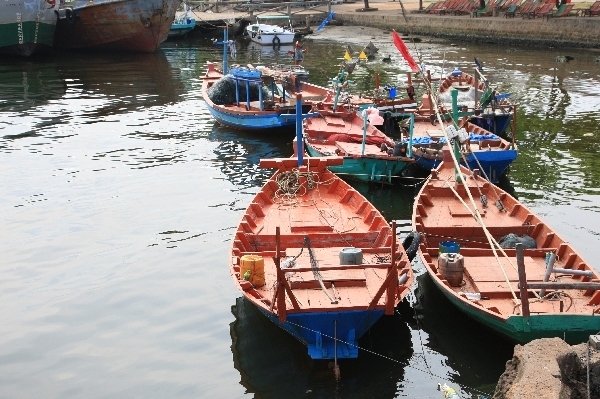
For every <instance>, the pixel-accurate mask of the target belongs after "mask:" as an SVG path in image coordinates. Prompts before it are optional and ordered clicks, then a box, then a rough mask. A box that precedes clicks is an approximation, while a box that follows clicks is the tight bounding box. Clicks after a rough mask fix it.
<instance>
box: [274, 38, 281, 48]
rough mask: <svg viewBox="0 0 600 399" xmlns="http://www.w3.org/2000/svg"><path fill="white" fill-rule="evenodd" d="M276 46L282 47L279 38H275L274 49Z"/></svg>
mask: <svg viewBox="0 0 600 399" xmlns="http://www.w3.org/2000/svg"><path fill="white" fill-rule="evenodd" d="M275 46H281V39H280V38H279V37H277V36H275V37H274V38H273V47H275Z"/></svg>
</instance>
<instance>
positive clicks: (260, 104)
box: [257, 80, 265, 111]
mask: <svg viewBox="0 0 600 399" xmlns="http://www.w3.org/2000/svg"><path fill="white" fill-rule="evenodd" d="M257 83H258V108H259V109H260V110H261V111H264V109H265V104H264V102H263V91H262V80H259V81H258V82H257Z"/></svg>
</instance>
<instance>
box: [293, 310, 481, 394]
mask: <svg viewBox="0 0 600 399" xmlns="http://www.w3.org/2000/svg"><path fill="white" fill-rule="evenodd" d="M284 323H288V324H291V325H293V326H296V327H300V328H303V329H305V330H308V331H310V332H312V333H318V334H320V335H321V336H322V337H325V338H329V339H331V340H333V341H334V342H340V343H343V344H345V345H348V346H351V347H354V348H357V349H360V350H362V351H365V352H367V353H370V354H372V355H375V356H379V357H381V358H383V359H386V360H389V361H391V362H394V363H396V364H399V365H400V366H403V367H409V368H412V369H414V370H417V371H421V372H423V373H425V374H429V376H431V377H435V378H437V379H438V380H441V381H448V380H447V379H446V378H445V377H443V376H441V375H438V374H435V373H433V372H432V371H431V370H423V369H422V368H419V367H416V366H412V365H410V364H405V363H403V362H401V361H400V360H398V359H394V358H393V357H390V356H387V355H384V354H382V353H378V352H375V351H373V350H371V349H367V348H364V347H362V346H360V345H355V344H352V343H350V342H346V341H344V340H342V339H339V338H337V337H332V336H330V335H327V334H324V333H323V332H322V331H318V330H314V329H312V328H309V327H306V326H303V325H301V324H297V323H294V322H293V321H290V320H286V321H285V322H284ZM453 383H454V384H456V385H458V386H460V387H461V388H468V389H469V390H472V391H474V392H475V393H478V394H481V395H486V396H491V394H490V393H488V392H483V391H480V390H478V389H477V388H473V387H470V386H467V385H461V384H460V383H458V382H453Z"/></svg>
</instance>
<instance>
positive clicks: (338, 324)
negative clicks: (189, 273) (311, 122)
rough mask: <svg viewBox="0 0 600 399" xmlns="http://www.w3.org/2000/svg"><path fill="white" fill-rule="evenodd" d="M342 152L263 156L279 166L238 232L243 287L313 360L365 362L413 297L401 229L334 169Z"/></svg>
mask: <svg viewBox="0 0 600 399" xmlns="http://www.w3.org/2000/svg"><path fill="white" fill-rule="evenodd" d="M341 162H342V159H341V158H305V159H304V160H303V161H302V165H301V166H299V167H298V161H297V160H296V159H270V160H261V161H260V166H261V167H263V168H275V169H276V170H277V171H276V172H275V174H274V175H273V176H272V177H271V178H270V179H269V180H268V181H267V183H266V184H265V185H264V186H263V187H262V189H261V190H260V191H259V192H258V193H257V194H256V196H255V197H254V199H253V200H252V202H251V203H250V205H249V206H248V209H247V210H246V212H245V213H244V216H243V217H242V220H241V222H240V224H239V226H238V228H237V231H236V232H235V236H234V239H233V245H232V249H231V258H230V259H231V260H230V268H231V269H230V270H231V275H232V276H233V280H234V283H235V285H236V286H237V287H238V288H239V290H240V292H241V293H242V294H243V296H244V297H245V298H247V299H248V300H249V301H250V302H251V303H252V304H254V305H255V306H256V307H257V308H258V309H259V310H260V311H261V312H262V313H263V314H265V315H266V316H267V317H268V318H269V319H270V320H272V321H273V322H274V323H276V324H277V325H279V326H280V327H281V328H283V329H284V330H286V331H287V332H289V333H290V334H292V335H293V336H294V337H296V338H297V339H298V340H300V341H301V342H303V343H304V344H305V345H306V346H307V348H308V354H309V356H310V357H311V358H313V359H341V358H356V357H357V356H358V340H359V339H360V338H361V336H362V335H363V334H364V333H365V332H366V331H367V330H368V329H369V328H370V327H371V326H372V325H373V324H374V323H375V322H377V320H379V319H380V318H381V317H382V316H383V315H392V314H393V313H394V308H395V307H396V305H398V303H399V302H400V301H401V300H402V299H403V298H404V297H405V296H406V295H407V294H408V292H409V288H410V286H411V284H412V282H413V273H412V269H411V266H410V261H409V260H408V257H407V255H406V252H405V251H404V249H403V247H402V245H401V244H400V243H399V242H398V241H397V240H396V234H395V231H394V230H395V225H392V227H390V225H389V224H388V222H387V221H386V220H385V219H384V218H383V216H382V215H381V214H380V213H379V212H378V211H377V209H375V207H374V206H373V205H372V204H371V203H369V202H368V201H367V200H366V199H365V198H364V197H363V196H362V195H361V194H360V193H358V192H357V191H356V190H355V189H354V188H352V187H351V186H350V185H348V184H347V183H346V182H344V181H343V180H342V179H340V178H339V177H337V176H336V175H335V174H333V173H332V172H330V171H329V170H328V169H327V167H328V166H333V165H339V164H340V163H341Z"/></svg>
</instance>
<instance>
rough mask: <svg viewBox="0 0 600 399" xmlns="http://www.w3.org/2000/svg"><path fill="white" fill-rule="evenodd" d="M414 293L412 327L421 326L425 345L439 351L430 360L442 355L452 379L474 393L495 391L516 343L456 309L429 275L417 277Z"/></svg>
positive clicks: (449, 376) (417, 327) (435, 351)
mask: <svg viewBox="0 0 600 399" xmlns="http://www.w3.org/2000/svg"><path fill="white" fill-rule="evenodd" d="M415 295H416V298H417V301H416V304H415V305H414V306H413V307H414V316H415V318H414V319H413V321H412V322H411V327H413V328H414V329H419V328H421V329H422V330H423V332H425V333H426V334H427V338H428V340H427V341H426V342H425V343H424V344H425V345H426V346H427V348H429V349H431V351H433V352H434V353H437V354H438V355H433V356H430V357H429V362H430V363H432V361H433V360H434V359H436V358H439V357H440V355H441V356H443V357H445V358H444V359H443V360H442V361H443V362H444V364H445V365H446V366H447V367H448V368H449V369H450V370H452V371H450V372H449V375H448V378H449V379H450V381H452V382H454V383H456V384H458V385H459V386H461V387H463V388H464V390H465V391H467V392H469V393H471V394H477V393H482V392H485V393H492V392H493V390H494V388H495V385H496V382H497V381H498V377H499V376H500V374H502V372H503V371H504V364H505V362H506V360H508V359H510V358H511V357H512V353H513V347H514V344H513V343H512V342H510V341H508V340H507V339H506V338H504V337H501V336H499V335H497V334H495V333H494V332H492V330H488V329H486V328H485V327H484V326H482V325H481V324H480V323H477V322H476V321H474V320H472V319H470V318H468V317H467V316H466V315H465V314H464V313H462V312H460V311H459V310H458V309H456V307H454V306H453V305H452V304H451V303H450V302H449V301H448V300H447V299H446V298H445V297H444V296H443V295H442V294H441V293H440V292H439V290H438V289H437V287H436V286H435V284H434V283H433V282H432V281H431V279H430V278H429V276H428V275H427V274H423V275H421V276H419V277H418V288H417V290H416V292H415ZM434 373H435V374H437V372H435V370H434Z"/></svg>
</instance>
